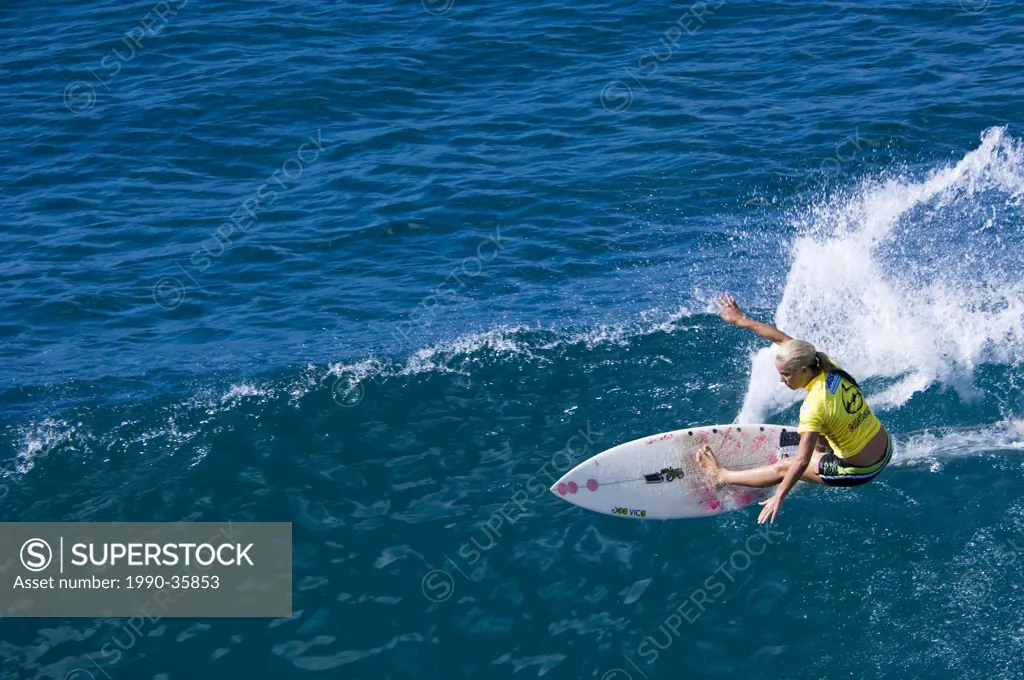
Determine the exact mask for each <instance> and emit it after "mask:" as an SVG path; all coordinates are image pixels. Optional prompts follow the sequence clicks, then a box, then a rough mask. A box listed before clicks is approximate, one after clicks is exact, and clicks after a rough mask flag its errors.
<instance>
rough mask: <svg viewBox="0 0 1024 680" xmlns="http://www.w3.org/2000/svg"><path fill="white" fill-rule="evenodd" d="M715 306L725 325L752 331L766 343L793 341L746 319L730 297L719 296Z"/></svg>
mask: <svg viewBox="0 0 1024 680" xmlns="http://www.w3.org/2000/svg"><path fill="white" fill-rule="evenodd" d="M715 304H716V305H718V309H719V312H720V314H719V316H721V317H722V319H724V320H725V321H726V322H727V323H731V324H733V325H734V326H739V327H740V328H746V329H747V330H751V331H754V332H755V333H757V334H758V335H760V336H761V337H762V338H764V339H765V340H767V341H768V342H773V343H775V344H779V343H782V342H787V341H789V340H792V339H793V338H791V337H789V336H788V335H786V334H785V333H783V332H782V331H780V330H779V329H778V328H776V327H775V326H771V325H769V324H766V323H761V322H760V321H754V320H753V319H751V318H749V317H747V316H746V315H745V314H744V313H743V310H741V309H740V306H739V305H738V304H736V299H735V298H733V296H732V295H719V296H718V299H717V300H715Z"/></svg>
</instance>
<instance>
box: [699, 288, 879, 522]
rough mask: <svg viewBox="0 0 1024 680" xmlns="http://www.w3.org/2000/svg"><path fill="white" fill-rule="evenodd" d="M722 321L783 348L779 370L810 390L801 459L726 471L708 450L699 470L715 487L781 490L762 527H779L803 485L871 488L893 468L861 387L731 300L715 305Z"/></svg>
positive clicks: (769, 503)
mask: <svg viewBox="0 0 1024 680" xmlns="http://www.w3.org/2000/svg"><path fill="white" fill-rule="evenodd" d="M716 304H717V305H718V309H719V311H720V315H721V317H722V318H723V319H724V320H725V321H727V322H728V323H731V324H734V325H736V326H739V327H740V328H746V329H748V330H751V331H753V332H755V333H757V334H758V335H760V336H761V337H762V338H764V339H765V340H768V341H769V342H772V343H775V344H776V345H778V352H777V353H776V355H775V369H776V370H777V371H778V372H779V379H780V380H781V381H782V382H784V383H786V387H788V388H789V389H791V390H799V389H803V390H807V396H805V397H804V403H803V406H801V408H800V425H799V426H798V427H797V432H799V433H800V435H801V437H800V446H799V448H798V450H797V455H796V457H795V458H783V459H782V460H780V461H779V462H778V463H775V464H774V465H765V466H764V467H759V468H753V469H750V470H726V469H725V468H723V467H721V466H720V465H719V464H718V461H717V460H715V456H714V452H713V451H712V450H711V448H710V447H708V446H705V447H703V448H701V449H700V450H699V451H698V452H697V464H698V465H699V466H700V468H701V470H703V471H704V474H705V475H707V478H708V481H709V482H710V483H711V484H712V485H714V486H722V485H725V484H732V485H735V486H756V487H766V486H775V485H776V484H779V488H778V490H776V492H775V495H773V496H772V497H771V498H769V499H768V500H766V501H763V502H762V503H761V505H763V506H764V508H763V509H762V510H761V515H760V516H759V517H758V519H757V521H758V523H759V524H763V523H764V522H766V521H770V522H772V523H774V522H775V516H776V515H777V514H778V513H779V510H780V508H781V507H782V501H783V500H785V498H786V495H787V494H788V493H789V492H790V491H791V490H792V489H793V487H794V486H795V485H796V483H797V481H798V480H801V479H802V480H803V481H805V482H813V483H815V484H824V485H826V486H857V485H859V484H867V483H868V482H870V481H871V480H872V479H874V478H875V477H877V476H878V473H880V472H881V471H882V469H883V468H884V467H885V466H886V465H888V464H889V460H890V459H891V458H892V438H891V437H890V436H889V433H888V432H887V431H886V429H885V427H884V426H883V425H882V423H881V421H879V420H878V418H877V417H875V414H874V413H872V412H871V408H870V407H869V406H868V405H867V402H865V401H864V397H863V396H862V395H861V392H860V386H859V385H857V381H856V380H854V379H853V377H852V376H851V375H850V374H849V373H847V372H846V371H844V370H843V369H841V368H840V367H839V366H838V365H836V363H835V362H834V361H832V359H831V358H829V357H828V356H827V355H826V354H825V353H824V352H819V351H817V350H816V349H815V347H814V345H812V344H811V343H809V342H805V341H804V340H794V339H793V338H791V337H789V336H788V335H786V334H785V333H783V332H782V331H780V330H779V329H778V328H775V327H774V326H769V325H768V324H764V323H759V322H757V321H754V320H753V319H749V318H747V317H746V316H744V314H743V312H742V311H741V310H740V308H739V305H737V304H736V300H734V299H733V297H732V296H731V295H729V296H724V295H720V296H719V297H718V300H717V301H716Z"/></svg>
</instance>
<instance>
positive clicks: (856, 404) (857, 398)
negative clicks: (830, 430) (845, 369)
mask: <svg viewBox="0 0 1024 680" xmlns="http://www.w3.org/2000/svg"><path fill="white" fill-rule="evenodd" d="M842 390H843V394H842V398H843V408H845V409H846V412H847V413H849V414H851V415H852V414H854V413H856V412H857V411H859V410H861V409H862V408H864V397H863V396H862V395H861V393H860V390H858V389H857V388H856V387H854V386H853V385H842Z"/></svg>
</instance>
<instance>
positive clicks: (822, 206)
mask: <svg viewBox="0 0 1024 680" xmlns="http://www.w3.org/2000/svg"><path fill="white" fill-rule="evenodd" d="M1022 196H1024V145H1022V144H1021V142H1019V141H1018V140H1016V139H1014V138H1012V137H1010V136H1009V135H1008V134H1007V133H1006V129H1005V128H992V129H989V130H986V131H985V133H984V134H983V135H982V141H981V144H980V146H979V147H978V148H977V149H975V150H973V151H971V152H970V153H968V154H966V155H965V156H964V158H963V159H961V160H960V161H959V162H958V163H956V164H954V165H951V166H943V167H940V168H938V169H936V170H934V171H932V172H930V173H928V174H927V175H926V176H925V177H924V178H923V179H920V180H915V179H913V178H909V177H907V176H904V175H899V176H877V177H870V178H867V179H865V180H864V181H863V182H862V183H861V184H860V185H858V186H857V187H856V188H854V189H853V190H852V191H850V192H849V193H847V194H841V195H839V196H836V197H833V198H831V199H829V200H823V201H821V202H819V203H816V204H813V205H811V206H809V207H807V208H806V209H804V210H803V211H802V212H800V213H798V214H796V215H795V216H794V226H796V227H797V229H798V231H799V234H800V235H799V236H798V237H797V238H796V240H795V242H794V243H793V246H792V250H791V253H792V257H793V262H792V266H791V268H790V271H789V274H788V278H787V281H786V286H785V289H784V291H783V294H782V300H781V302H780V303H779V306H778V309H777V310H776V314H775V325H777V326H778V327H779V328H781V329H783V330H784V331H785V332H787V333H788V334H789V335H791V336H793V337H798V338H803V339H805V340H808V341H810V342H812V343H814V344H815V345H817V346H818V347H819V348H820V349H822V350H824V351H826V352H828V353H829V354H830V355H831V356H832V357H833V358H835V359H836V360H837V361H838V362H839V363H840V364H841V365H842V366H843V368H846V369H847V370H849V371H850V372H851V373H852V374H853V375H855V376H857V377H858V380H860V381H861V382H864V380H866V379H869V378H872V377H879V378H884V379H885V380H883V381H882V382H883V383H885V385H884V386H883V387H882V388H880V389H879V391H877V392H876V393H874V394H870V393H869V394H868V398H869V400H870V401H871V403H872V405H873V406H875V407H876V408H881V409H884V408H891V407H896V406H899V405H902V404H904V403H906V402H907V401H908V400H909V399H910V398H911V397H912V396H913V395H914V394H915V393H917V392H920V391H922V390H924V389H927V388H928V387H929V386H930V385H933V384H935V383H939V384H942V385H944V386H949V387H953V388H955V389H956V390H957V391H958V392H959V393H960V396H961V397H963V398H967V399H969V398H972V397H976V396H977V391H976V390H975V388H974V386H973V374H974V371H975V369H976V368H977V367H978V366H980V365H982V364H985V363H1002V364H1007V363H1009V364H1018V363H1020V362H1021V360H1022V359H1024V350H1022V348H1024V284H1022V283H1021V280H1020V277H1019V274H1018V272H1020V271H1021V270H1024V249H1022V248H1020V247H1019V241H1020V240H1021V234H1022V233H1024V230H1022V229H1021V225H1022V224H1024V211H1022V206H1021V203H1022V201H1021V197H1022ZM1015 244H1016V245H1015ZM773 364H774V349H773V348H771V347H768V348H765V349H763V350H761V351H760V352H758V353H757V355H756V356H755V357H753V359H752V362H751V379H750V384H749V386H748V390H747V394H746V396H745V398H744V403H743V406H742V409H741V412H740V414H739V417H738V419H737V420H738V421H740V422H762V421H764V420H766V419H768V418H769V417H770V416H771V415H772V414H774V413H777V412H778V411H780V410H782V409H784V408H786V407H788V406H790V405H791V404H793V403H794V402H795V401H796V400H798V399H800V398H802V396H803V392H802V391H797V392H792V391H790V390H788V389H787V388H785V387H784V386H782V385H781V384H780V383H779V379H778V375H777V374H776V372H775V370H774V365H773Z"/></svg>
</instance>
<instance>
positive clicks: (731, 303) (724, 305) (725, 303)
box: [715, 295, 743, 325]
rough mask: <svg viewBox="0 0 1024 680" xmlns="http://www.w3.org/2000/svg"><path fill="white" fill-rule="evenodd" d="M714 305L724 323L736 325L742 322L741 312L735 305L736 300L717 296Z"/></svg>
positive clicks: (726, 296)
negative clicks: (716, 306)
mask: <svg viewBox="0 0 1024 680" xmlns="http://www.w3.org/2000/svg"><path fill="white" fill-rule="evenodd" d="M715 304H716V305H718V312H719V316H721V317H722V319H724V320H725V322H726V323H731V324H733V325H736V324H738V323H739V322H740V321H742V320H743V310H741V309H740V306H739V305H738V304H736V299H735V298H734V297H733V296H731V295H719V296H718V299H717V300H715Z"/></svg>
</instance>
